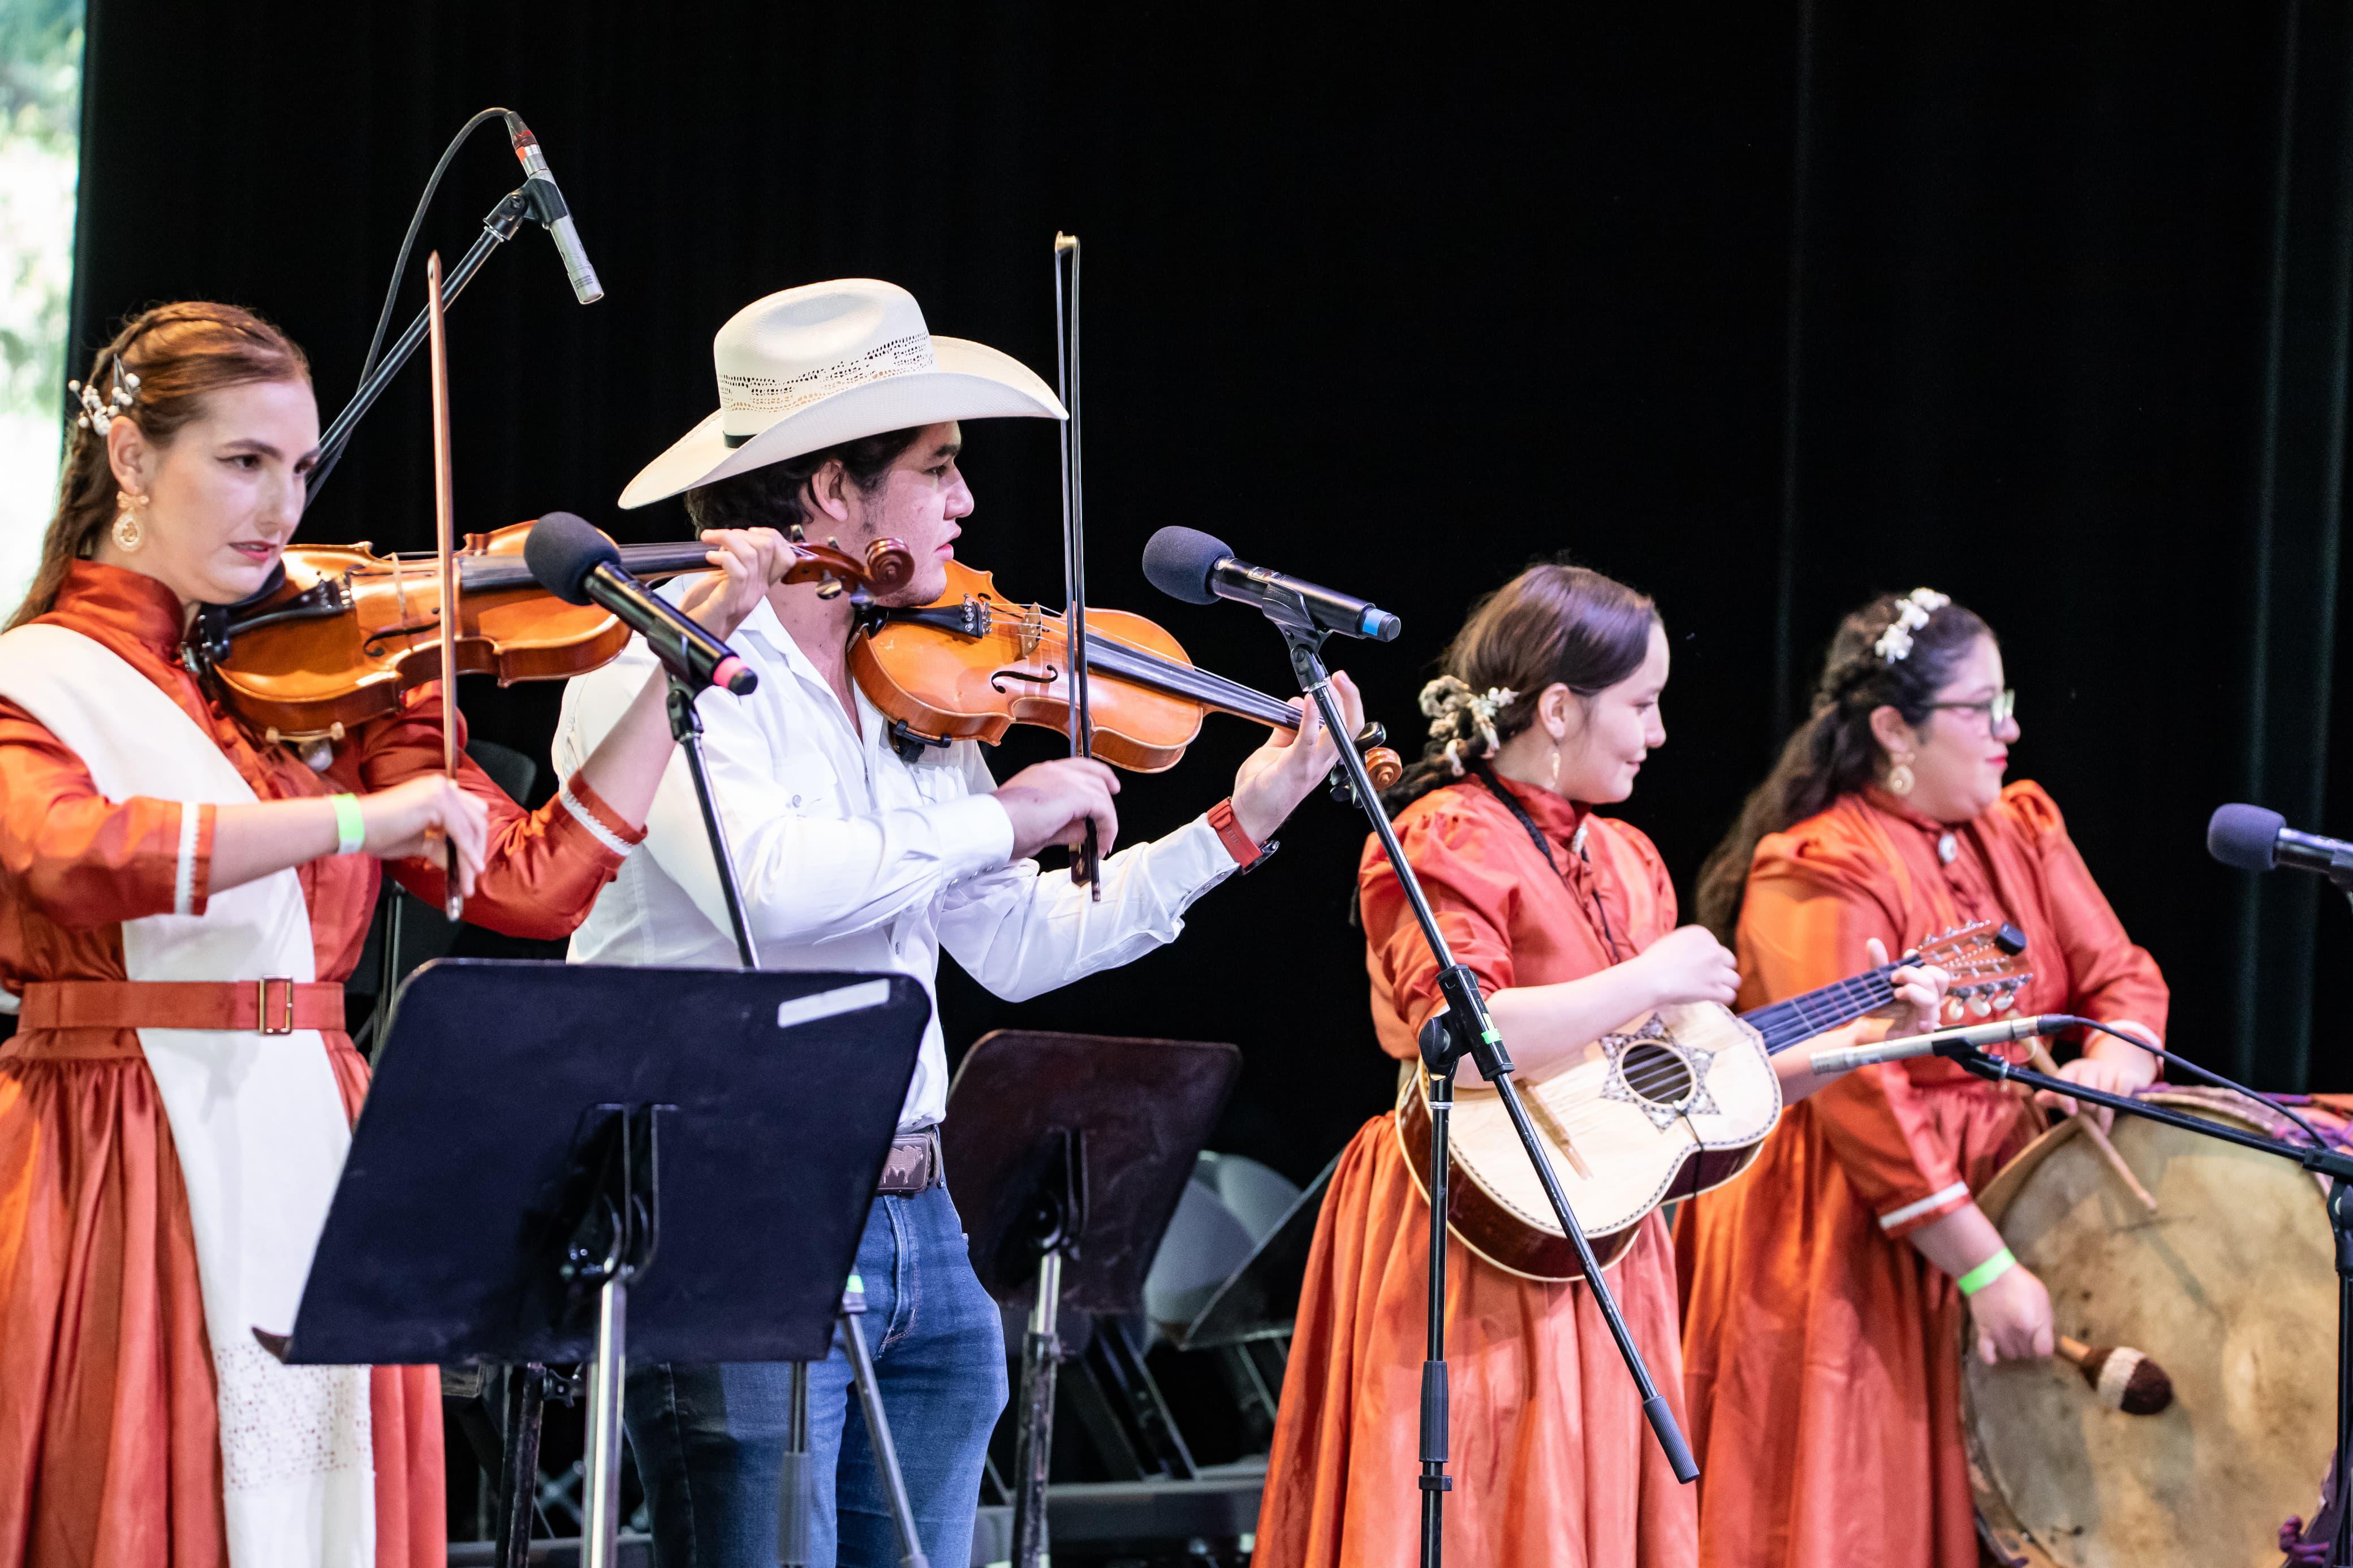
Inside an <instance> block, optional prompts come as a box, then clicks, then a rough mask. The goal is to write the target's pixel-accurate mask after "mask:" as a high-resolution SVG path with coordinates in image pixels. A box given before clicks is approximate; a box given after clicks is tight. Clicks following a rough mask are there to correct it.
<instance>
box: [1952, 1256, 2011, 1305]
mask: <svg viewBox="0 0 2353 1568" xmlns="http://www.w3.org/2000/svg"><path fill="white" fill-rule="evenodd" d="M2017 1267H2018V1258H2016V1257H2015V1256H2014V1255H2013V1254H2012V1253H2011V1252H2010V1248H2008V1247H2003V1248H2002V1249H2001V1250H2000V1252H1997V1253H1995V1254H1994V1255H1993V1256H1992V1257H1991V1258H1987V1259H1986V1260H1985V1261H1984V1262H1983V1263H1980V1264H1978V1266H1977V1267H1976V1268H1972V1269H1970V1270H1969V1271H1968V1273H1967V1274H1964V1275H1962V1276H1961V1277H1960V1279H1959V1280H1958V1281H1957V1283H1958V1284H1959V1286H1960V1288H1961V1294H1962V1295H1964V1296H1974V1295H1976V1294H1977V1293H1978V1291H1980V1290H1982V1289H1985V1288H1986V1287H1987V1286H1989V1285H1990V1284H1992V1283H1993V1282H1994V1281H1995V1280H1997V1279H2000V1278H2001V1277H2002V1276H2003V1275H2005V1274H2007V1273H2009V1272H2010V1270H2011V1269H2013V1268H2017Z"/></svg>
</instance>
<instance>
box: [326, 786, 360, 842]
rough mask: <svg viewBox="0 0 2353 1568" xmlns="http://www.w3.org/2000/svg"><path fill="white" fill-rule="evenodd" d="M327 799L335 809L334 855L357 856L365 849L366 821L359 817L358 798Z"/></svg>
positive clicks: (337, 797) (340, 797)
mask: <svg viewBox="0 0 2353 1568" xmlns="http://www.w3.org/2000/svg"><path fill="white" fill-rule="evenodd" d="M329 798H330V799H332V802H333V803H334V807H335V853H336V854H338V855H356V854H358V853H359V852H360V851H361V850H362V849H364V848H365V847H367V819H366V818H365V817H363V816H360V797H359V796H357V795H333V796H331V797H329Z"/></svg>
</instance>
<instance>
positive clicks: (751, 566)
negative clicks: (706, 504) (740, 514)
mask: <svg viewBox="0 0 2353 1568" xmlns="http://www.w3.org/2000/svg"><path fill="white" fill-rule="evenodd" d="M701 537H702V542H703V543H705V544H707V545H709V546H711V554H710V557H709V559H710V562H711V563H712V565H713V566H716V567H718V568H719V570H718V572H717V573H716V574H712V575H711V576H707V577H704V578H702V579H701V580H700V581H698V582H697V583H696V584H695V585H694V587H693V588H692V589H691V591H690V592H689V593H688V594H687V595H686V599H685V601H684V602H683V603H682V604H681V605H680V606H679V607H680V608H681V609H682V610H684V611H685V612H686V613H687V614H688V615H689V616H692V617H693V618H694V622H695V624H696V625H697V626H701V627H702V629H703V630H704V631H707V632H709V633H710V634H711V635H712V637H721V638H724V637H733V635H734V632H735V628H736V627H738V626H742V625H743V624H744V620H745V618H746V617H748V616H750V615H751V614H752V612H753V611H754V610H756V609H758V608H759V607H760V601H761V600H763V599H765V598H766V597H767V595H768V590H769V589H770V588H771V587H774V586H775V585H776V584H778V583H781V582H783V581H784V580H785V573H786V569H787V568H789V567H790V566H792V565H793V563H795V562H796V561H797V560H798V559H799V557H798V556H797V553H796V552H794V550H793V547H792V546H791V545H790V544H789V543H787V542H786V540H785V536H784V535H783V534H781V533H778V532H777V531H776V530H775V529H773V528H706V529H704V530H703V531H702V536H701Z"/></svg>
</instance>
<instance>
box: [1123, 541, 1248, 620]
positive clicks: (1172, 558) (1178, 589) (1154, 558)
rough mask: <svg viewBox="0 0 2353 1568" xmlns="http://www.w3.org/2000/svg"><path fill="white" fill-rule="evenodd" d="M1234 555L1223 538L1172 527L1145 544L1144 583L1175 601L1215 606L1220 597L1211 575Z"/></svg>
mask: <svg viewBox="0 0 2353 1568" xmlns="http://www.w3.org/2000/svg"><path fill="white" fill-rule="evenodd" d="M1232 554H1233V552H1232V551H1230V550H1229V549H1227V548H1226V542H1225V541H1224V540H1222V539H1216V538H1213V537H1211V536H1210V535H1208V534H1206V533H1203V532H1202V531H1200V530H1199V529H1198V528H1177V527H1175V526H1173V525H1172V526H1170V527H1167V528H1164V529H1162V530H1161V531H1159V532H1157V533H1155V534H1154V535H1153V536H1152V537H1151V538H1150V539H1147V540H1145V542H1144V580H1145V582H1147V583H1149V584H1152V585H1153V586H1154V587H1155V588H1157V589H1159V590H1160V591H1161V592H1162V593H1164V594H1166V595H1168V596H1169V597H1170V598H1172V599H1182V600H1184V601H1185V602H1186V603H1187V604H1188V605H1214V604H1216V603H1217V602H1218V595H1216V594H1215V593H1213V592H1211V590H1210V588H1209V573H1210V572H1211V571H1212V570H1213V569H1214V568H1215V567H1216V566H1217V564H1218V563H1219V562H1220V561H1223V560H1226V559H1228V558H1229V557H1230V556H1231V555H1232Z"/></svg>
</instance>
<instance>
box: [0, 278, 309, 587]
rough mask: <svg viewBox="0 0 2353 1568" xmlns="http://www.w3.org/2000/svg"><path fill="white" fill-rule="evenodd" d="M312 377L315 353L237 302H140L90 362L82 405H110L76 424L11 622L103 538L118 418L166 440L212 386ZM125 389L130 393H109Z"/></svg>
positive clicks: (109, 515) (110, 516) (113, 494)
mask: <svg viewBox="0 0 2353 1568" xmlns="http://www.w3.org/2000/svg"><path fill="white" fill-rule="evenodd" d="M310 379H311V363H310V361H309V360H307V359H305V358H304V357H303V354H302V351H301V349H300V348H298V347H296V346H295V344H294V342H293V340H291V339H290V338H289V337H287V336H286V334H285V333H283V332H281V331H279V330H278V329H277V328H276V327H273V326H271V325H270V324H269V322H267V321H263V320H262V319H261V318H260V317H259V316H257V315H255V314H253V312H251V311H250V310H240V309H238V308H237V306H235V305H217V304H214V303H211V302H210V301H207V300H182V301H180V302H179V303H177V304H172V305H158V306H156V307H155V308H154V309H153V310H142V311H141V312H140V313H139V314H138V315H136V316H133V317H132V318H131V320H130V321H126V322H124V323H123V326H122V330H121V331H120V332H117V333H116V334H115V335H114V340H113V341H112V342H110V343H108V344H107V345H106V346H105V347H104V348H102V349H100V350H99V351H98V355H97V357H96V358H95V359H93V360H92V361H91V362H90V379H89V381H88V383H87V385H88V386H89V387H90V389H91V396H90V399H89V401H86V402H84V403H82V404H80V405H78V406H79V407H81V408H83V409H85V410H94V411H102V412H100V413H85V415H84V416H82V417H81V418H79V420H77V421H76V423H75V426H74V428H73V429H72V430H71V431H70V432H69V440H68V441H67V443H66V458H65V464H64V467H63V469H62V471H61V472H60V474H59V476H58V505H57V510H56V511H55V512H53V513H52V514H51V515H50V519H49V527H48V531H47V533H46V534H45V535H43V537H42V540H41V563H40V566H39V567H38V569H37V570H36V572H35V573H34V575H33V585H32V588H31V591H30V592H28V593H26V595H25V601H24V603H23V604H21V605H17V606H16V614H15V615H14V616H10V617H9V620H8V625H9V626H11V627H14V626H23V625H24V624H25V623H26V621H29V620H32V619H34V618H36V617H37V616H45V615H47V614H48V613H49V611H50V610H51V609H52V608H54V607H55V606H56V605H57V602H58V588H59V587H61V586H62V585H63V584H64V583H65V580H66V574H67V572H69V570H71V568H72V566H73V563H75V562H76V561H78V560H82V559H85V558H87V557H88V556H89V555H90V552H92V551H93V550H95V549H96V548H97V545H98V540H99V535H100V533H101V532H103V531H105V529H106V528H107V527H108V526H109V525H110V524H111V523H112V522H113V521H114V514H115V510H116V506H117V500H118V497H119V496H120V494H121V486H120V485H119V484H117V483H116V482H115V478H114V467H113V464H112V463H111V462H110V461H109V460H108V458H107V447H106V427H107V426H108V425H109V424H111V422H112V421H113V420H114V419H118V418H121V419H129V420H130V421H132V423H133V424H135V425H137V426H139V431H140V434H142V436H144V437H146V438H147V439H148V441H149V442H151V443H152V444H153V445H154V446H157V447H164V446H168V445H170V443H171V441H172V438H173V437H174V436H177V435H178V434H179V433H180V431H181V429H182V428H183V427H184V426H186V425H187V424H188V422H189V421H191V420H193V419H195V418H197V417H198V416H201V415H202V414H203V413H204V405H205V399H206V397H207V396H208V395H211V394H213V393H216V392H218V391H221V390H222V389H224V388H226V387H231V386H239V385H243V384H248V383H250V382H262V381H299V382H301V383H303V384H306V385H307V384H309V382H310ZM133 389H135V390H133ZM122 392H129V393H131V395H130V396H129V397H127V398H123V399H121V401H112V400H106V401H101V398H104V397H105V395H107V394H112V393H122Z"/></svg>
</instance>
